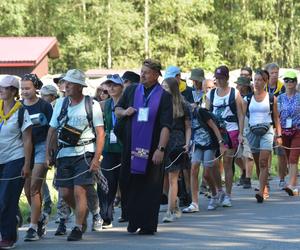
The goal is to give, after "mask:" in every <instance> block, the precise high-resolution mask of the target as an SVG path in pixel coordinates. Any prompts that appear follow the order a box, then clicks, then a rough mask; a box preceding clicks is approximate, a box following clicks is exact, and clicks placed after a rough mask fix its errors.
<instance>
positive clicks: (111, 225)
mask: <svg viewBox="0 0 300 250" xmlns="http://www.w3.org/2000/svg"><path fill="white" fill-rule="evenodd" d="M112 227H113V224H112V223H111V222H108V221H103V223H102V228H103V229H108V228H112Z"/></svg>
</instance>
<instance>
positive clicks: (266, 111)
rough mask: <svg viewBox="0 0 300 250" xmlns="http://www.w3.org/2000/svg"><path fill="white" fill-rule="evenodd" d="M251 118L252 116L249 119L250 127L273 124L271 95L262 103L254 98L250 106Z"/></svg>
mask: <svg viewBox="0 0 300 250" xmlns="http://www.w3.org/2000/svg"><path fill="white" fill-rule="evenodd" d="M245 98H247V97H245ZM245 100H247V99H245ZM249 116H250V119H249V125H250V126H253V125H257V124H262V123H272V117H271V112H270V102H269V93H267V94H266V96H265V99H264V100H263V101H261V102H257V101H256V100H255V98H254V96H252V98H251V101H250V105H249Z"/></svg>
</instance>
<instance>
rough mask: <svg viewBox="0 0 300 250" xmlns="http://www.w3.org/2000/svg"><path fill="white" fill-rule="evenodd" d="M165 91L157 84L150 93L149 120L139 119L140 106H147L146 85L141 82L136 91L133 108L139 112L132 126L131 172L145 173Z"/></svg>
mask: <svg viewBox="0 0 300 250" xmlns="http://www.w3.org/2000/svg"><path fill="white" fill-rule="evenodd" d="M162 93H163V88H162V87H161V86H160V84H157V85H156V86H155V87H154V88H153V89H152V91H151V93H150V94H149V96H148V98H147V100H148V105H147V107H148V108H149V114H148V122H139V121H138V112H139V108H143V107H145V102H146V101H145V100H146V97H145V96H144V86H143V85H142V84H139V85H138V86H137V88H136V90H135V93H134V102H133V108H135V109H136V110H137V112H136V113H135V114H134V115H133V118H132V127H131V165H130V167H131V173H132V174H145V173H146V168H147V165H148V160H149V153H150V149H151V144H152V134H153V129H154V123H155V120H156V115H157V111H158V107H159V103H160V99H161V96H162Z"/></svg>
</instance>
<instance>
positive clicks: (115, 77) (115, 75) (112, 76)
mask: <svg viewBox="0 0 300 250" xmlns="http://www.w3.org/2000/svg"><path fill="white" fill-rule="evenodd" d="M106 77H107V78H114V79H119V78H120V76H119V74H114V75H107V76H106Z"/></svg>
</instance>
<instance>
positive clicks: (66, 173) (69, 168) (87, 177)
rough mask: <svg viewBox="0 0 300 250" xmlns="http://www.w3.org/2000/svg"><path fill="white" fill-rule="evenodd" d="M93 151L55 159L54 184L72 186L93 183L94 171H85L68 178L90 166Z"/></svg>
mask: <svg viewBox="0 0 300 250" xmlns="http://www.w3.org/2000/svg"><path fill="white" fill-rule="evenodd" d="M93 157H94V153H90V152H87V153H85V155H79V156H70V157H62V158H59V159H57V172H56V182H55V184H56V186H57V187H73V186H75V185H77V186H85V185H93V184H95V180H94V173H92V172H87V173H85V174H83V175H80V176H78V177H76V178H74V179H71V180H59V179H68V178H72V177H73V176H76V175H78V174H80V173H82V172H84V171H86V170H87V169H89V168H90V163H91V161H92V159H93Z"/></svg>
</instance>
